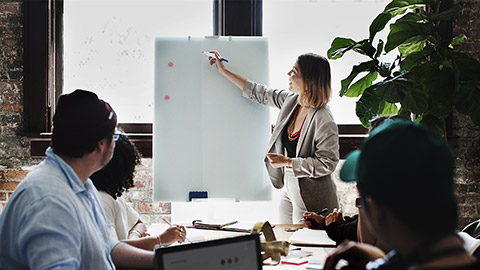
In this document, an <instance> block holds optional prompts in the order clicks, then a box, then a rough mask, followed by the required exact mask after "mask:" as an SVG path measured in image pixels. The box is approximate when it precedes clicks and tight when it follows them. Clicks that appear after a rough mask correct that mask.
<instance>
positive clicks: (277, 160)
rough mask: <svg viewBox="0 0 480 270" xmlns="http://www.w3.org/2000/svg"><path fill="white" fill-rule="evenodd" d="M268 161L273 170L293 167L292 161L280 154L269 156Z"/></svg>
mask: <svg viewBox="0 0 480 270" xmlns="http://www.w3.org/2000/svg"><path fill="white" fill-rule="evenodd" d="M267 158H268V161H270V164H271V165H272V167H273V168H281V167H285V166H287V167H291V166H292V159H291V158H289V157H286V156H284V155H280V154H267Z"/></svg>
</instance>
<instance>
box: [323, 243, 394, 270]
mask: <svg viewBox="0 0 480 270" xmlns="http://www.w3.org/2000/svg"><path fill="white" fill-rule="evenodd" d="M379 258H385V253H383V251H382V250H381V249H379V248H377V247H374V246H371V245H368V244H361V243H357V242H353V241H348V240H346V241H344V242H343V243H342V244H341V245H340V246H339V247H338V248H337V249H336V250H335V251H334V252H333V253H332V254H330V255H329V256H328V257H327V259H326V260H325V264H324V266H323V269H325V270H329V269H337V268H335V266H336V265H337V263H338V261H340V260H341V259H344V260H346V261H347V262H348V269H364V268H365V265H367V263H368V262H369V261H373V260H376V259H379Z"/></svg>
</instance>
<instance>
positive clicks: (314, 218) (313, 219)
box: [303, 212, 325, 230]
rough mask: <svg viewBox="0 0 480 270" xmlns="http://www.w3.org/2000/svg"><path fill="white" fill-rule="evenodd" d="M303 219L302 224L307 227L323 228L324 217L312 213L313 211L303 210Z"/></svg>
mask: <svg viewBox="0 0 480 270" xmlns="http://www.w3.org/2000/svg"><path fill="white" fill-rule="evenodd" d="M303 218H304V219H305V221H304V222H303V224H305V225H307V227H308V228H309V229H320V230H323V229H325V217H324V216H322V215H320V214H317V213H314V212H305V213H304V214H303Z"/></svg>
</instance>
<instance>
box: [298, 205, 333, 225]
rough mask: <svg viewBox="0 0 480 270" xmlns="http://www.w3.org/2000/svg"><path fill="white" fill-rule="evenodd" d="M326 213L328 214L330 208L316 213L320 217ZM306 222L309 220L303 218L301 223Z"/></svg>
mask: <svg viewBox="0 0 480 270" xmlns="http://www.w3.org/2000/svg"><path fill="white" fill-rule="evenodd" d="M326 212H328V208H323V209H322V211H320V212H316V213H317V214H319V215H323V214H325V213H326ZM305 220H307V219H306V218H302V219H300V222H304V221H305Z"/></svg>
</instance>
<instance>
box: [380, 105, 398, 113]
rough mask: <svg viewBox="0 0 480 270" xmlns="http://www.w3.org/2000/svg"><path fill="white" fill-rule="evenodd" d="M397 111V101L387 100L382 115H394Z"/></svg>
mask: <svg viewBox="0 0 480 270" xmlns="http://www.w3.org/2000/svg"><path fill="white" fill-rule="evenodd" d="M397 113H398V108H397V105H395V103H390V102H385V106H384V107H383V111H382V115H392V114H397Z"/></svg>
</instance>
